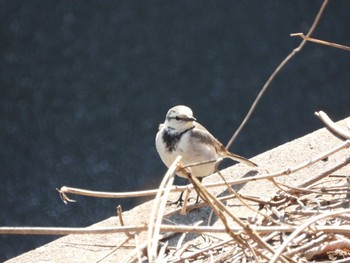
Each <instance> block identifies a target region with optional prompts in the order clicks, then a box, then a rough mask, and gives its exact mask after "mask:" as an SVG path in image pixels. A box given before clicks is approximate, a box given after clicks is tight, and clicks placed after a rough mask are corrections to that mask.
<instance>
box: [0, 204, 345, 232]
mask: <svg viewBox="0 0 350 263" xmlns="http://www.w3.org/2000/svg"><path fill="white" fill-rule="evenodd" d="M348 210H349V209H348ZM344 211H345V212H344ZM307 212H308V211H306V213H307ZM343 212H344V213H346V212H348V211H347V210H342V211H338V213H343ZM315 213H317V212H316V211H315ZM319 213H320V212H319ZM322 215H327V213H322ZM250 228H251V229H252V230H253V231H256V232H259V233H261V234H268V233H272V232H285V233H291V232H293V231H295V230H296V229H297V226H288V225H281V226H254V225H252V226H250ZM147 229H148V226H147V225H138V226H134V225H130V226H117V227H94V228H85V227H0V234H2V235H52V236H66V235H91V234H95V235H103V234H115V233H126V232H135V233H139V232H145V231H147ZM315 229H316V230H317V231H322V232H325V233H337V234H349V233H350V225H343V226H327V225H325V226H322V225H320V226H315ZM230 230H231V231H232V232H236V233H238V232H241V231H243V230H244V227H242V226H230ZM160 231H161V232H169V233H186V232H188V233H197V234H198V233H199V234H203V233H226V228H225V227H214V226H188V225H166V224H162V225H160ZM302 232H306V233H308V232H309V230H308V229H306V230H305V229H303V231H302Z"/></svg>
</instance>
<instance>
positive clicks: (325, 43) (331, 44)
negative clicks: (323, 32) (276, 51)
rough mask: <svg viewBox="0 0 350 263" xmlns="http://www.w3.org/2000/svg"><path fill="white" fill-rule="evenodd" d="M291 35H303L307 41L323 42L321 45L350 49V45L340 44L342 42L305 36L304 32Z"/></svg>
mask: <svg viewBox="0 0 350 263" xmlns="http://www.w3.org/2000/svg"><path fill="white" fill-rule="evenodd" d="M290 36H291V37H301V38H302V39H304V40H306V41H309V42H314V43H317V44H321V45H325V46H330V47H335V48H339V49H344V50H346V51H350V47H348V46H344V45H340V44H336V43H332V42H328V41H324V40H320V39H316V38H312V37H308V36H305V35H304V34H303V33H293V34H290Z"/></svg>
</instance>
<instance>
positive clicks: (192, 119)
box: [186, 117, 197, 121]
mask: <svg viewBox="0 0 350 263" xmlns="http://www.w3.org/2000/svg"><path fill="white" fill-rule="evenodd" d="M196 120H197V119H196V118H195V117H187V118H186V121H196Z"/></svg>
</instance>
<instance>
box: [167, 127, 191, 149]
mask: <svg viewBox="0 0 350 263" xmlns="http://www.w3.org/2000/svg"><path fill="white" fill-rule="evenodd" d="M193 128H194V126H193V127H191V128H189V129H187V130H184V131H183V132H179V133H175V134H171V133H170V132H169V131H168V130H167V129H165V130H164V133H163V142H164V143H165V147H166V149H167V150H168V151H169V152H172V151H174V150H176V146H177V144H178V142H179V141H180V139H181V137H182V135H184V134H185V133H186V132H188V131H190V130H192V129H193Z"/></svg>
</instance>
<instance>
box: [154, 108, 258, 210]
mask: <svg viewBox="0 0 350 263" xmlns="http://www.w3.org/2000/svg"><path fill="white" fill-rule="evenodd" d="M155 144H156V149H157V152H158V154H159V156H160V158H161V160H162V161H163V163H164V164H165V165H166V166H167V167H169V166H170V165H171V164H172V163H173V162H174V160H175V159H176V158H177V156H179V155H181V156H182V159H181V165H182V166H183V167H186V166H187V167H186V169H185V170H184V169H177V171H176V175H178V176H179V177H183V178H188V176H187V173H188V172H189V173H191V176H194V177H197V178H198V179H199V180H200V181H201V180H202V179H203V178H204V177H206V176H209V175H210V174H212V173H214V171H215V169H216V165H217V162H216V161H219V160H221V159H225V158H230V159H232V160H234V161H237V162H241V163H244V164H246V165H248V166H252V167H257V164H255V163H254V162H252V161H250V160H248V159H246V158H244V157H242V156H239V155H237V154H234V153H231V152H229V151H228V150H227V149H226V147H225V146H224V145H223V144H222V143H221V142H220V141H219V140H218V139H216V138H215V137H214V136H213V135H212V134H211V133H210V132H209V131H208V130H207V129H206V128H205V127H204V126H202V125H201V124H199V123H198V122H197V119H196V118H195V117H194V116H193V112H192V110H191V109H190V108H189V107H187V106H184V105H177V106H175V107H172V108H171V109H169V111H168V112H167V114H166V117H165V121H164V123H162V124H160V125H159V129H158V132H157V135H156V139H155ZM211 161H212V162H211ZM198 163H201V164H199V165H194V166H190V167H188V165H190V164H198ZM182 201H183V200H182V194H181V195H180V198H179V200H178V201H177V203H178V204H181V203H182ZM197 202H198V197H197Z"/></svg>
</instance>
